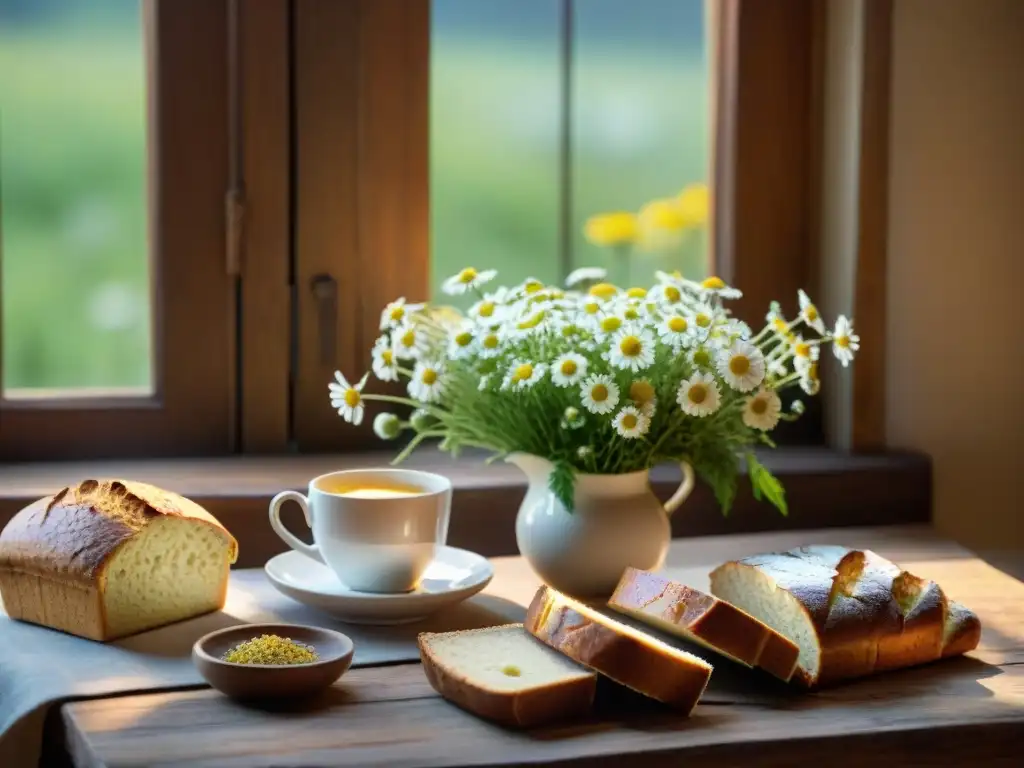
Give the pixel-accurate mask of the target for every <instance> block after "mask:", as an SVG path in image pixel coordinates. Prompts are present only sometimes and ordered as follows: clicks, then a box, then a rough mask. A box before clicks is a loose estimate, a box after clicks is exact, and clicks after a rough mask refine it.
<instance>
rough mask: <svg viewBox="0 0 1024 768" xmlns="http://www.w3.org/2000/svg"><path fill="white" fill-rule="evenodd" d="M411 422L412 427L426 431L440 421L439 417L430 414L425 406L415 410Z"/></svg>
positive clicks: (419, 430)
mask: <svg viewBox="0 0 1024 768" xmlns="http://www.w3.org/2000/svg"><path fill="white" fill-rule="evenodd" d="M409 423H410V424H412V428H413V429H415V430H416V431H417V432H426V431H427V430H428V429H431V428H432V427H434V426H436V425H437V423H438V420H437V417H435V416H433V415H431V414H430V412H429V411H426V410H424V409H423V408H418V409H417V410H415V411H413V414H412V417H411V418H410V419H409Z"/></svg>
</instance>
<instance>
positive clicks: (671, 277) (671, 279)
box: [654, 269, 686, 288]
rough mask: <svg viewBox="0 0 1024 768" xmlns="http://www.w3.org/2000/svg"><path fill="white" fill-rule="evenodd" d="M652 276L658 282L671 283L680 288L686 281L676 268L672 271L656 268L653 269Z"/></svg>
mask: <svg viewBox="0 0 1024 768" xmlns="http://www.w3.org/2000/svg"><path fill="white" fill-rule="evenodd" d="M654 277H655V278H656V279H657V281H658V282H659V283H669V284H671V285H676V286H679V287H680V288H682V287H683V285H685V283H686V281H685V280H684V279H683V273H682V272H680V271H679V270H678V269H677V270H675V271H674V272H664V271H662V270H660V269H656V270H654Z"/></svg>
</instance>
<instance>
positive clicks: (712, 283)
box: [701, 276, 725, 291]
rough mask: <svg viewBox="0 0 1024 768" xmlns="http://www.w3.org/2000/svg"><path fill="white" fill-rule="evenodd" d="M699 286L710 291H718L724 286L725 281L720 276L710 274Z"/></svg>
mask: <svg viewBox="0 0 1024 768" xmlns="http://www.w3.org/2000/svg"><path fill="white" fill-rule="evenodd" d="M701 287H702V288H707V289H709V290H712V291H720V290H722V289H723V288H725V281H724V280H722V278H720V277H715V276H711V277H709V278H706V279H705V280H703V281H702V282H701Z"/></svg>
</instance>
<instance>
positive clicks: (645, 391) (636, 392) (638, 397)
mask: <svg viewBox="0 0 1024 768" xmlns="http://www.w3.org/2000/svg"><path fill="white" fill-rule="evenodd" d="M629 399H630V400H632V401H633V402H634V403H636V404H637V405H644V404H646V403H649V402H651V401H652V400H653V399H654V387H652V386H651V384H650V382H647V381H643V380H640V381H634V382H633V383H632V384H630V385H629Z"/></svg>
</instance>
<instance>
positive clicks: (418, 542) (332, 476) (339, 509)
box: [270, 469, 452, 593]
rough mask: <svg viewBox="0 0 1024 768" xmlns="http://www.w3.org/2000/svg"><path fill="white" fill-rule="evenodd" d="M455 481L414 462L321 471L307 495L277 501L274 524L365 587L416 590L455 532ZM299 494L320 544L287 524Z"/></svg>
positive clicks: (293, 543) (346, 579) (297, 546)
mask: <svg viewBox="0 0 1024 768" xmlns="http://www.w3.org/2000/svg"><path fill="white" fill-rule="evenodd" d="M451 496H452V484H451V481H450V480H448V478H446V477H443V476H441V475H435V474H433V473H431V472H420V471H418V470H411V469H353V470H346V471H341V472H330V473H328V474H326V475H320V476H319V477H315V478H313V479H312V480H311V481H310V483H309V490H308V493H307V494H306V495H303V494H301V493H298V492H296V491H283V492H282V493H279V494H277V495H276V496H275V497H274V498H273V500H272V501H271V502H270V525H271V527H272V528H273V529H274V531H275V533H277V535H278V536H280V537H281V538H282V539H283V540H284V542H285V543H286V544H288V546H290V547H291V548H292V549H294V550H296V551H297V552H301V553H303V554H304V555H307V556H308V557H311V558H313V559H314V560H318V561H320V562H322V563H325V564H326V565H327V566H329V567H330V568H331V570H333V571H334V573H335V574H336V575H337V576H338V579H339V580H340V581H341V582H342V583H343V584H344V585H345V586H347V587H348V588H350V589H353V590H355V591H357V592H378V593H394V592H409V591H411V590H414V589H415V588H416V586H417V585H418V584H419V580H420V578H421V577H422V576H423V573H424V571H425V570H426V569H427V566H428V565H430V563H431V561H432V560H433V559H434V556H435V552H436V549H437V547H439V546H442V545H444V543H445V541H446V539H447V537H448V518H449V515H450V513H451ZM286 501H294V502H295V503H297V504H298V505H299V507H301V509H302V513H303V515H305V518H306V524H307V525H308V526H309V527H310V528H311V529H312V531H313V542H314V543H313V544H312V545H309V544H306V543H304V542H303V541H301V540H300V539H298V538H297V537H296V536H295V535H293V534H292V533H291V532H290V531H288V529H287V528H285V527H284V525H282V523H281V506H282V505H283V504H284V503H285V502H286Z"/></svg>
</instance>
